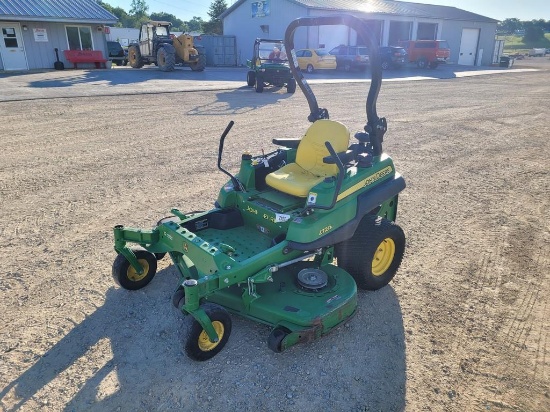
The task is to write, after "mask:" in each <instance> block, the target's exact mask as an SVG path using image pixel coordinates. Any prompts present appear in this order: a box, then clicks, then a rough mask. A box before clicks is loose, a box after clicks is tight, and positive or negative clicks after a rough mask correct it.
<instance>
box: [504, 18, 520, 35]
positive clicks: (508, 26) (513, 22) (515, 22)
mask: <svg viewBox="0 0 550 412" xmlns="http://www.w3.org/2000/svg"><path fill="white" fill-rule="evenodd" d="M498 27H499V29H500V30H502V31H503V32H505V33H510V34H512V33H514V32H515V31H516V30H521V29H523V23H522V22H521V21H519V19H516V18H513V19H504V20H503V21H501V22H500V23H499V24H498Z"/></svg>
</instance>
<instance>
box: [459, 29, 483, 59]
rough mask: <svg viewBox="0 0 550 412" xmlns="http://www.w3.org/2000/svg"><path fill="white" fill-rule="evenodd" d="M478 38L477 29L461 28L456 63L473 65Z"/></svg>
mask: <svg viewBox="0 0 550 412" xmlns="http://www.w3.org/2000/svg"><path fill="white" fill-rule="evenodd" d="M478 40H479V29H462V39H461V40H460V53H459V55H458V64H462V65H465V66H473V65H474V64H475V62H476V51H477V43H478Z"/></svg>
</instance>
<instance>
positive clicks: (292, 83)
mask: <svg viewBox="0 0 550 412" xmlns="http://www.w3.org/2000/svg"><path fill="white" fill-rule="evenodd" d="M286 91H287V92H289V93H294V92H295V91H296V80H294V79H290V80H289V81H288V83H287V85H286Z"/></svg>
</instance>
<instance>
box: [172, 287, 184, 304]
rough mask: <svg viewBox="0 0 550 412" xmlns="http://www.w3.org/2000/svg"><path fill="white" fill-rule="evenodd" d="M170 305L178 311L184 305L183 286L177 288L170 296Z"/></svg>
mask: <svg viewBox="0 0 550 412" xmlns="http://www.w3.org/2000/svg"><path fill="white" fill-rule="evenodd" d="M172 305H174V307H175V308H176V309H178V310H181V307H182V306H183V305H185V289H184V288H183V286H179V287H178V288H177V289H176V291H175V292H174V294H173V295H172Z"/></svg>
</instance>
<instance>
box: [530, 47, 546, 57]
mask: <svg viewBox="0 0 550 412" xmlns="http://www.w3.org/2000/svg"><path fill="white" fill-rule="evenodd" d="M545 54H546V49H545V48H534V49H531V50H529V56H534V57H538V56H540V57H544V55H545Z"/></svg>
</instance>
